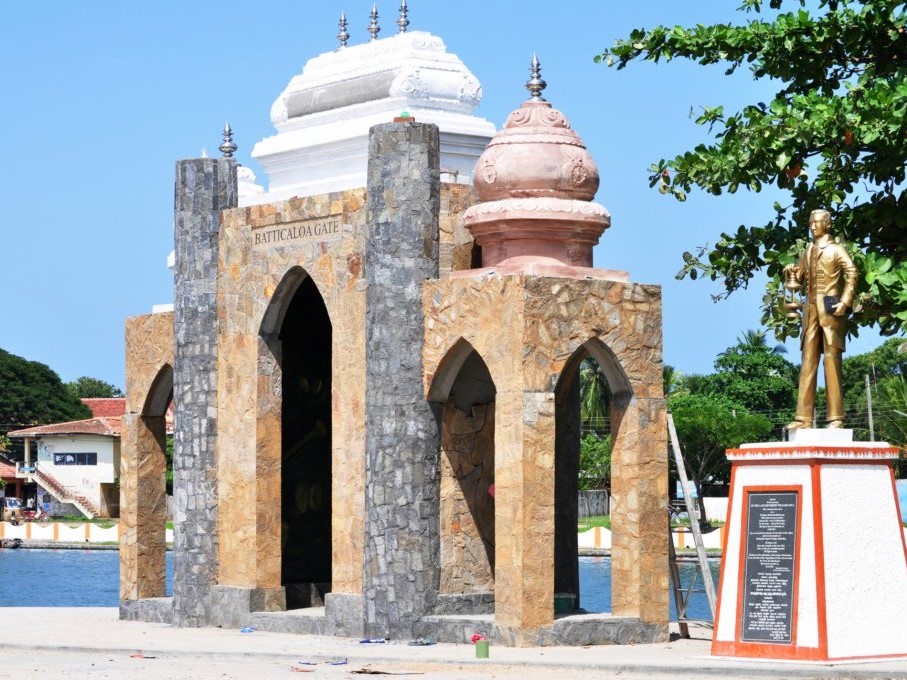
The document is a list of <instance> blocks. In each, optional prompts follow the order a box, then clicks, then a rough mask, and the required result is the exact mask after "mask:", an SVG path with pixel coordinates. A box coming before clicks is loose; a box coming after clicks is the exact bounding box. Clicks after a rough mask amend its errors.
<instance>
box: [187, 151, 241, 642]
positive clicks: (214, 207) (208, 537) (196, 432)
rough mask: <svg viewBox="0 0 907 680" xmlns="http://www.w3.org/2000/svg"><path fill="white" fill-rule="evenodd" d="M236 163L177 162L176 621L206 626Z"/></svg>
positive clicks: (213, 567) (213, 561)
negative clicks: (225, 261) (227, 224)
mask: <svg viewBox="0 0 907 680" xmlns="http://www.w3.org/2000/svg"><path fill="white" fill-rule="evenodd" d="M236 204H237V188H236V163H235V161H233V160H232V159H227V158H195V159H191V160H184V161H178V162H177V164H176V195H175V220H174V231H175V240H176V291H175V293H176V294H175V296H174V318H173V324H174V335H175V343H176V347H175V355H174V367H173V369H174V371H173V401H174V424H173V430H174V432H173V495H174V501H175V503H174V505H175V509H174V518H173V519H174V522H173V530H174V531H173V544H174V545H173V547H174V550H173V623H174V625H176V626H204V625H206V624H207V623H208V621H209V617H210V590H211V587H212V586H213V585H214V584H215V582H216V578H217V474H216V460H215V450H214V448H215V437H216V420H217V418H216V415H215V414H216V409H217V327H218V324H217V255H218V253H217V234H218V230H219V227H220V212H221V211H222V210H225V209H227V208H233V207H236Z"/></svg>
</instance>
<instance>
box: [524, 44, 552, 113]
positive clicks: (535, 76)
mask: <svg viewBox="0 0 907 680" xmlns="http://www.w3.org/2000/svg"><path fill="white" fill-rule="evenodd" d="M546 87H548V83H546V82H545V81H544V80H542V65H541V64H540V63H539V58H538V57H537V56H536V55H535V54H533V55H532V77H531V78H530V79H529V80H527V81H526V89H527V90H529V93H530V98H531V99H535V100H537V101H542V102H543V101H545V98H544V97H543V96H542V90H544V89H545V88H546Z"/></svg>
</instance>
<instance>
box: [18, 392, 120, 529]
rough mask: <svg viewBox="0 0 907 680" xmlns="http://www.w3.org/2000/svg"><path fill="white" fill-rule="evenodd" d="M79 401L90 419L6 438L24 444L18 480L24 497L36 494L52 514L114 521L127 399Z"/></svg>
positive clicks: (50, 426)
mask: <svg viewBox="0 0 907 680" xmlns="http://www.w3.org/2000/svg"><path fill="white" fill-rule="evenodd" d="M82 402H83V403H84V404H85V405H86V406H88V408H89V409H91V412H92V417H91V418H87V419H85V420H74V421H70V422H66V423H52V424H50V425H39V426H36V427H29V428H25V429H22V430H14V431H12V432H9V433H8V436H9V437H15V438H20V439H22V440H23V442H24V444H25V461H24V462H23V463H19V464H17V467H16V476H17V477H18V478H19V479H23V480H25V489H24V494H23V495H25V496H27V497H31V495H32V494H35V495H36V497H37V498H36V499H37V502H38V503H49V504H50V506H51V514H56V515H60V514H63V515H66V514H77V513H81V514H83V515H85V516H86V517H117V516H119V506H120V503H119V489H118V488H117V479H118V478H119V474H120V426H121V420H122V417H123V415H124V414H125V413H126V399H125V398H111V399H82ZM32 444H34V445H35V446H34V447H33V446H32ZM32 483H34V485H35V486H31V484H32ZM23 500H24V499H23Z"/></svg>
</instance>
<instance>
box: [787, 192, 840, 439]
mask: <svg viewBox="0 0 907 680" xmlns="http://www.w3.org/2000/svg"><path fill="white" fill-rule="evenodd" d="M809 230H810V232H812V236H813V241H812V243H811V244H809V245H808V246H807V247H806V250H805V251H804V252H803V255H801V256H800V261H799V262H798V263H797V264H795V265H793V264H792V265H788V266H787V267H786V268H785V274H786V275H787V276H789V277H792V278H794V279H796V281H797V282H798V283H800V284H801V285H802V284H803V283H804V282H805V283H806V297H805V299H804V301H803V328H802V332H801V334H800V349H801V350H802V352H803V358H802V365H801V366H800V389H799V390H798V392H797V415H796V420H794V422H792V423H791V424H790V425H788V429H792V430H795V429H801V428H805V427H813V410H814V407H815V402H816V374H817V372H818V370H819V355H820V354H823V355H824V361H823V363H824V364H825V390H826V394H827V405H828V408H827V417H828V427H833V428H837V427H843V426H844V398H843V394H842V390H841V353H842V352H844V340H845V338H846V335H847V318H846V316H845V314H846V313H847V310H848V308H850V307H851V306H852V304H853V295H854V288H855V287H856V283H857V270H856V267H854V264H853V260H851V259H850V256H849V255H848V254H847V251H846V250H844V248H843V247H842V246H840V245H839V244H837V243H835V242H834V240H833V239H832V237H831V234H830V233H829V232H830V231H831V214H830V213H829V212H828V211H827V210H813V211H812V213H810V215H809Z"/></svg>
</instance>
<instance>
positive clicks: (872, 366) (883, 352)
mask: <svg viewBox="0 0 907 680" xmlns="http://www.w3.org/2000/svg"><path fill="white" fill-rule="evenodd" d="M902 344H904V339H903V338H891V339H889V340H888V341H886V342H884V343H882V344H881V345H879V346H878V347H876V348H875V349H873V350H871V351H869V352H864V353H863V354H854V355H852V356H845V357H844V361H842V362H841V383H842V387H843V390H844V401H845V402H846V403H847V404H848V406H851V405H854V406H855V405H857V404H859V403H861V402H865V392H866V388H865V384H866V383H865V380H866V377H865V376H867V375H868V376H869V380H870V382H872V383H876V382H880V381H882V380H884V379H885V378H888V377H893V376H901V375H907V354H904V353H901V352H899V351H898V349H899V348H900V346H901V345H902Z"/></svg>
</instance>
